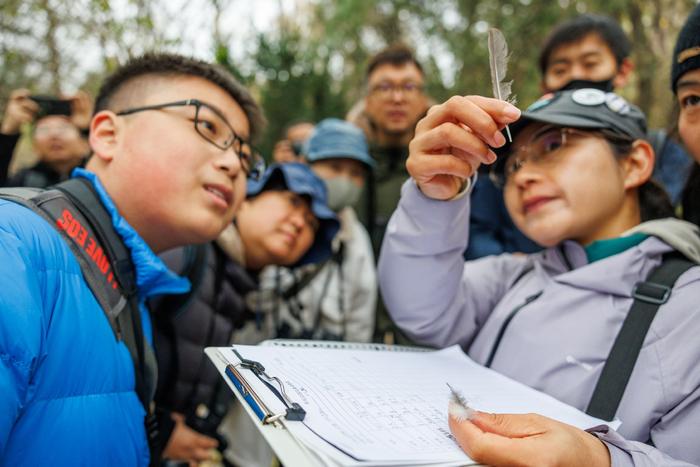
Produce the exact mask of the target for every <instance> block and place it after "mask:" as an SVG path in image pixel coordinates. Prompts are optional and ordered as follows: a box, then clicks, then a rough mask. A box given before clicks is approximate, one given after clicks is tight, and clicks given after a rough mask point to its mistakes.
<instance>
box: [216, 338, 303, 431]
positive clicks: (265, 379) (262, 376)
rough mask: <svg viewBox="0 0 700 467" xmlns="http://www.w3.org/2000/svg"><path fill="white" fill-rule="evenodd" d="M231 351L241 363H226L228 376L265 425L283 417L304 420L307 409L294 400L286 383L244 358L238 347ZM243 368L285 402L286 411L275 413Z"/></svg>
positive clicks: (260, 365) (261, 366) (256, 363)
mask: <svg viewBox="0 0 700 467" xmlns="http://www.w3.org/2000/svg"><path fill="white" fill-rule="evenodd" d="M231 351H232V352H233V353H234V355H235V356H236V357H237V358H238V360H239V363H227V364H226V376H227V377H228V378H229V379H230V380H231V382H232V383H233V385H234V386H235V387H236V389H237V390H238V392H239V393H240V394H241V396H242V397H243V399H244V400H245V401H246V402H247V403H248V405H249V406H250V408H251V409H252V410H253V412H255V415H256V416H257V417H258V419H260V421H261V422H262V424H263V425H267V424H275V423H276V422H277V421H279V420H280V419H281V418H284V419H285V420H288V421H303V420H304V417H305V416H306V411H305V410H304V409H303V407H302V406H301V405H299V404H298V403H296V402H294V401H292V400H291V399H290V398H289V396H288V395H287V393H286V391H285V389H284V383H283V382H282V381H281V380H280V379H279V378H278V377H276V376H270V375H268V374H267V373H266V371H265V367H264V366H263V365H262V364H261V363H260V362H256V361H254V360H249V359H247V358H244V357H243V356H242V355H241V354H240V353H239V352H238V351H237V350H236V349H234V348H231ZM242 370H249V371H250V373H251V374H252V376H253V377H255V378H257V380H259V381H260V382H261V383H262V384H264V385H265V387H266V388H267V389H269V390H270V392H271V393H272V394H274V395H275V396H276V397H277V398H278V399H279V400H280V401H281V402H282V404H284V407H285V410H284V412H280V413H274V412H273V411H272V410H270V409H269V408H268V405H267V404H265V402H264V401H263V400H262V398H261V397H260V396H259V395H258V394H257V392H256V391H255V389H253V387H252V385H251V384H250V382H249V381H248V380H247V379H246V376H245V375H244V374H243V371H242Z"/></svg>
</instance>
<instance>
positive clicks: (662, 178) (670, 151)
mask: <svg viewBox="0 0 700 467" xmlns="http://www.w3.org/2000/svg"><path fill="white" fill-rule="evenodd" d="M631 50H632V45H631V43H630V40H629V39H628V37H627V36H626V34H625V32H624V31H623V30H622V27H621V26H620V25H619V24H618V23H617V22H616V21H615V20H614V19H612V18H609V17H607V16H603V15H595V14H583V15H579V16H576V17H575V18H573V19H571V20H569V21H565V22H563V23H561V24H559V25H558V26H556V27H555V28H554V29H553V30H552V32H551V33H550V35H549V36H548V37H547V39H546V40H545V42H544V44H543V45H542V47H541V52H540V56H539V60H538V65H539V69H540V72H541V76H542V80H541V83H540V85H541V88H542V91H543V93H548V92H556V91H562V90H574V89H581V88H594V89H599V90H601V91H604V92H614V91H615V90H619V89H621V88H623V87H625V86H626V85H627V84H628V83H629V82H630V79H631V77H632V73H633V71H634V63H633V62H632V61H631V59H630V53H631ZM646 139H647V140H648V141H649V143H650V144H651V145H652V147H653V148H654V151H655V152H656V154H657V160H656V163H655V166H654V172H653V178H654V179H655V180H656V181H657V182H659V183H660V184H661V185H662V186H663V188H664V189H666V191H667V192H668V194H669V196H670V198H671V201H672V203H673V204H674V205H677V204H679V203H680V201H681V193H682V190H683V185H684V183H685V181H686V179H687V177H688V174H689V172H690V167H691V163H692V159H691V158H690V157H689V156H688V155H687V154H686V152H685V151H684V150H683V148H682V147H681V146H680V145H679V144H678V143H676V142H675V141H673V140H672V139H671V138H670V137H669V136H668V135H667V134H666V131H665V130H660V129H656V130H651V131H648V132H647V135H646ZM483 170H485V169H482V171H483ZM485 175H487V174H486V173H482V174H481V176H480V177H479V179H478V180H477V182H476V184H475V186H474V191H473V192H472V195H471V198H472V201H473V206H474V210H473V212H472V218H471V226H470V239H471V240H470V245H469V248H468V249H467V250H466V251H465V254H464V257H465V259H476V258H480V257H483V256H487V255H491V254H500V253H506V252H522V253H532V252H534V251H537V250H538V249H539V246H538V245H537V244H535V243H533V242H532V241H531V240H530V239H529V238H527V237H526V236H525V235H523V233H522V232H521V231H520V230H518V229H517V228H516V227H515V225H514V224H513V221H512V220H511V218H510V216H509V215H508V212H507V210H506V207H505V203H504V200H503V192H502V190H501V189H499V188H498V187H496V186H495V185H494V184H493V183H492V181H491V180H490V179H489V177H488V176H485Z"/></svg>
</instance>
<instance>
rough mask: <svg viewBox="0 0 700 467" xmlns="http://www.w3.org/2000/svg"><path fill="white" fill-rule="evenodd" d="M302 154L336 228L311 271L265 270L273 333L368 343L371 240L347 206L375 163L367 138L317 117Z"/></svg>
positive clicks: (372, 299) (373, 297)
mask: <svg viewBox="0 0 700 467" xmlns="http://www.w3.org/2000/svg"><path fill="white" fill-rule="evenodd" d="M305 149H306V156H307V160H308V162H309V164H310V165H311V168H312V169H313V171H314V172H315V173H316V174H317V175H318V176H319V177H320V178H321V179H323V181H324V182H325V185H326V188H327V189H328V206H329V207H330V208H331V209H332V210H333V211H335V212H336V213H337V215H338V219H339V220H340V231H339V232H338V234H337V235H336V236H335V238H334V239H333V255H332V257H331V258H330V259H329V260H327V261H325V262H323V263H320V264H317V265H316V266H315V267H314V268H313V269H310V270H306V271H296V272H294V271H291V270H289V269H285V268H272V269H271V270H268V271H266V288H267V289H268V292H269V291H272V290H274V291H275V293H274V294H273V295H272V296H273V297H274V298H271V299H270V300H268V303H269V305H270V306H271V307H272V316H274V317H275V319H274V321H276V328H277V329H276V330H277V336H278V337H284V338H303V339H326V340H345V341H352V342H369V341H370V340H371V338H372V333H373V330H374V321H375V307H376V303H377V280H376V270H375V264H374V254H373V252H372V244H371V242H370V239H369V235H368V233H367V230H366V229H365V227H364V226H363V225H362V223H361V222H360V221H359V220H358V218H357V215H356V214H355V211H354V209H353V208H352V206H353V205H354V204H355V203H356V202H357V200H358V199H359V198H360V194H361V193H362V189H363V187H364V184H365V180H366V178H367V175H368V172H369V171H370V170H372V168H373V167H374V160H373V159H372V158H371V156H370V155H369V151H368V147H367V142H366V140H365V136H364V134H363V133H362V131H361V130H360V129H359V128H357V127H356V126H355V125H353V124H351V123H348V122H345V121H342V120H338V119H331V118H329V119H326V120H323V121H321V122H320V123H319V124H318V125H317V126H316V129H315V131H314V133H313V134H312V135H311V138H310V139H309V141H308V143H307V146H306V148H305Z"/></svg>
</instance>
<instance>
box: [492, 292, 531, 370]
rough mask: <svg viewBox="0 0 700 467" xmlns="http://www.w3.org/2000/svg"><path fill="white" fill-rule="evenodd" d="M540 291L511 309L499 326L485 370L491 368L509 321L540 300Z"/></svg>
mask: <svg viewBox="0 0 700 467" xmlns="http://www.w3.org/2000/svg"><path fill="white" fill-rule="evenodd" d="M542 292H543V291H542V290H540V291H539V292H537V293H536V294H534V295H530V296H529V297H527V298H526V299H525V302H523V303H521V304H520V305H518V306H516V307H515V308H513V310H512V311H511V312H510V314H508V317H507V318H506V320H505V321H504V322H503V324H502V325H501V330H500V331H498V336H497V337H496V342H494V344H493V347H492V348H491V354H490V355H489V358H488V360H486V364H485V366H486V368H491V364H492V363H493V359H494V357H495V356H496V351H497V350H498V346H499V345H501V339H503V334H505V332H506V329H507V328H508V325H509V324H510V322H511V320H512V319H513V318H514V317H515V315H516V314H518V312H519V311H520V310H522V309H523V308H525V307H526V306H527V305H529V304H530V303H532V302H534V301H535V300H537V299H538V298H540V295H542Z"/></svg>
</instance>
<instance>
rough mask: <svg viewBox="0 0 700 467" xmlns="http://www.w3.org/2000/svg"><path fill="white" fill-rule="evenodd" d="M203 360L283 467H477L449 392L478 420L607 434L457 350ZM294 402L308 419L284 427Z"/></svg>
mask: <svg viewBox="0 0 700 467" xmlns="http://www.w3.org/2000/svg"><path fill="white" fill-rule="evenodd" d="M270 347H287V348H284V349H283V348H277V349H273V348H270ZM234 349H237V350H238V353H237V354H236V353H235V352H233V350H234ZM368 350H369V351H370V352H368ZM373 350H374V351H375V352H371V351H373ZM376 350H380V351H378V352H376ZM426 350H429V351H426ZM205 351H206V352H207V355H208V356H209V357H210V358H212V360H214V362H215V364H216V365H217V369H218V370H219V372H220V373H222V375H224V378H225V380H226V382H227V384H229V386H230V387H231V388H232V390H233V391H234V394H235V395H236V398H238V399H239V400H240V401H241V402H242V405H243V406H244V408H245V409H246V411H247V413H248V415H249V417H250V418H251V420H252V421H255V422H256V423H255V426H256V427H257V429H258V430H260V432H261V433H262V434H263V436H264V437H265V439H266V440H267V441H268V443H269V444H270V447H271V448H272V449H273V451H274V452H275V453H276V454H277V456H278V457H279V458H280V460H281V461H282V462H283V463H284V464H285V465H310V466H311V465H313V466H315V465H334V466H339V465H340V466H347V467H364V466H369V465H373V466H375V465H382V466H399V465H400V466H408V465H413V466H418V465H420V466H428V465H429V466H441V467H445V466H461V465H475V463H474V462H473V460H471V459H469V457H468V456H467V455H466V454H465V453H464V451H462V450H461V449H460V448H459V446H458V445H457V443H455V441H454V437H452V436H451V433H450V431H449V428H448V427H447V401H448V399H449V395H450V390H449V388H448V386H447V385H446V384H445V383H446V382H447V383H453V385H454V386H455V387H456V388H457V389H459V390H461V391H462V392H464V393H465V394H466V395H467V397H469V398H470V399H473V400H475V401H476V402H477V403H478V405H477V407H478V408H479V409H480V410H486V411H491V412H507V413H528V412H532V411H534V412H538V413H541V414H542V415H544V416H549V417H550V418H554V419H557V420H559V421H562V422H564V423H569V424H571V425H574V426H578V427H579V428H582V429H585V428H590V427H592V426H598V425H600V424H605V422H603V421H601V420H599V419H595V418H594V417H590V416H589V415H587V414H585V413H583V412H581V411H580V410H578V409H576V408H574V407H571V406H568V405H566V404H564V403H563V402H561V401H558V400H556V399H554V398H553V397H551V396H549V395H547V394H544V393H541V392H539V391H537V390H535V389H533V388H531V387H529V386H526V385H524V384H522V383H519V382H517V381H514V380H511V379H509V378H507V377H506V376H504V375H501V374H499V373H497V372H495V371H493V370H490V369H488V368H485V367H483V366H481V365H479V364H477V363H476V362H474V361H473V360H471V359H470V358H469V357H468V356H467V355H466V354H464V352H463V351H462V350H461V349H460V348H459V347H458V346H452V347H449V348H446V349H441V350H430V349H420V348H419V349H415V348H395V347H394V346H391V348H375V347H374V344H369V345H356V344H346V343H327V342H314V341H311V342H305V341H296V342H295V341H291V342H289V341H272V342H269V343H267V345H261V346H245V345H243V346H240V345H234V346H232V347H221V348H208V349H206V350H205ZM256 360H257V361H256ZM244 362H245V363H246V366H247V367H244V366H243V363H244ZM259 362H262V363H264V365H265V366H266V367H268V368H267V371H266V373H267V378H269V379H270V380H272V381H274V379H273V378H272V377H271V375H272V374H276V376H279V378H280V379H281V380H282V381H284V383H285V384H286V386H287V388H286V391H284V389H283V386H281V385H280V386H277V387H279V392H280V393H282V392H288V393H289V394H291V395H292V396H293V397H294V398H295V399H297V400H296V401H290V400H288V399H289V397H288V396H285V397H286V398H285V397H282V396H281V395H277V394H275V393H274V391H272V390H271V388H270V386H268V385H267V384H264V381H262V380H260V379H259V378H258V375H257V374H256V373H255V372H254V371H253V369H255V368H256V364H259ZM229 364H233V365H232V366H233V368H232V369H231V368H230V367H228V365H229ZM227 367H228V369H229V370H231V371H230V372H229V373H231V374H226V369H227ZM233 370H236V371H238V374H236V373H235V372H234V371H233ZM258 370H259V371H263V370H261V369H259V368H258ZM231 376H234V377H235V378H231ZM234 380H235V381H236V383H238V384H234ZM244 381H245V382H247V383H248V384H249V385H250V387H248V386H246V385H245V384H243V383H244ZM282 381H280V383H282ZM268 383H269V384H272V383H271V382H270V381H268ZM465 389H466V391H465ZM256 391H257V392H258V393H257V394H255V393H256ZM259 402H264V404H263V405H262V406H261V405H260V404H259ZM294 402H298V405H299V406H300V407H301V408H303V409H304V411H305V413H306V417H305V419H303V420H296V421H295V420H293V418H294V417H293V416H290V417H289V419H288V418H287V411H288V409H289V408H290V407H294V405H293V404H294ZM253 403H255V406H254V405H253ZM265 421H267V422H268V423H264V422H265ZM607 424H608V425H609V426H611V427H612V428H616V426H614V425H611V424H610V423H607ZM276 427H279V428H281V429H276ZM280 433H282V434H280ZM272 437H276V439H277V440H274V439H272ZM282 437H286V438H287V439H286V440H281V438H282ZM283 443H286V444H285V445H284V446H283ZM288 449H289V450H288ZM295 456H296V457H295Z"/></svg>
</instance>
